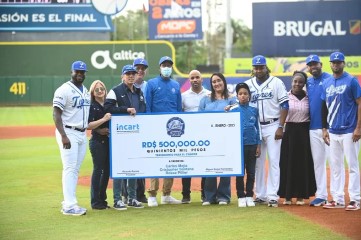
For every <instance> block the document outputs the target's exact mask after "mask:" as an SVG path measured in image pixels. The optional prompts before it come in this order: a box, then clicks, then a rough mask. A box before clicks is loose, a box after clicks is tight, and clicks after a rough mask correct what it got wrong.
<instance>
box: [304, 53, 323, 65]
mask: <svg viewBox="0 0 361 240" xmlns="http://www.w3.org/2000/svg"><path fill="white" fill-rule="evenodd" d="M310 62H318V63H320V62H321V60H320V58H319V57H318V56H317V55H310V56H308V57H307V58H306V64H307V65H308V64H309V63H310Z"/></svg>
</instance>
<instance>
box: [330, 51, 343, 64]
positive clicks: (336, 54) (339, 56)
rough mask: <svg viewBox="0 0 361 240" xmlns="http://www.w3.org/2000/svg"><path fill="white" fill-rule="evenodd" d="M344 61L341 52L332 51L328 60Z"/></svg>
mask: <svg viewBox="0 0 361 240" xmlns="http://www.w3.org/2000/svg"><path fill="white" fill-rule="evenodd" d="M336 61H339V62H344V61H345V55H343V53H342V52H334V53H331V55H330V62H336Z"/></svg>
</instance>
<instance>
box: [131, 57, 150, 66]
mask: <svg viewBox="0 0 361 240" xmlns="http://www.w3.org/2000/svg"><path fill="white" fill-rule="evenodd" d="M137 65H144V66H145V67H146V68H148V62H147V60H145V59H144V58H136V59H134V61H133V66H134V67H135V66H137Z"/></svg>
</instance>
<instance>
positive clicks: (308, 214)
mask: <svg viewBox="0 0 361 240" xmlns="http://www.w3.org/2000/svg"><path fill="white" fill-rule="evenodd" d="M54 131H55V128H54V126H53V125H50V126H27V127H0V139H17V138H33V137H51V136H54V135H55V134H54ZM88 134H89V132H88ZM328 179H329V178H328ZM347 180H348V174H346V182H347ZM79 184H81V185H85V186H90V177H89V176H88V177H81V178H80V179H79ZM148 184H149V181H147V185H148ZM160 186H162V180H160ZM111 187H112V182H110V184H109V188H111ZM181 187H182V183H181V179H174V185H173V190H174V191H181ZM192 191H193V192H196V191H200V178H193V179H192ZM235 194H236V189H235V179H234V178H232V195H233V196H234V195H235ZM345 194H346V196H348V191H347V188H345ZM193 201H194V202H196V201H200V200H197V199H194V200H193ZM348 201H349V199H348V198H347V197H346V202H348ZM282 202H283V199H281V200H280V203H282ZM308 203H309V201H306V204H307V205H305V206H295V205H292V206H283V205H282V204H280V205H279V207H280V208H281V209H282V210H285V211H288V212H290V213H292V214H295V215H297V216H299V217H301V218H303V219H305V220H306V221H311V222H313V223H315V224H319V225H322V226H325V227H327V228H329V229H331V230H332V231H335V232H337V233H341V234H343V235H345V236H347V237H349V238H351V239H360V240H361V210H359V211H345V210H344V209H323V208H321V207H309V206H308Z"/></svg>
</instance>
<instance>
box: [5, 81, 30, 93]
mask: <svg viewBox="0 0 361 240" xmlns="http://www.w3.org/2000/svg"><path fill="white" fill-rule="evenodd" d="M9 91H10V92H11V93H13V94H14V95H17V94H19V95H24V94H26V83H25V82H14V83H13V85H11V87H10V89H9Z"/></svg>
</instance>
